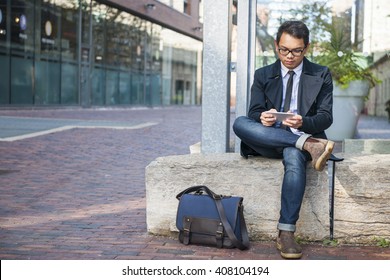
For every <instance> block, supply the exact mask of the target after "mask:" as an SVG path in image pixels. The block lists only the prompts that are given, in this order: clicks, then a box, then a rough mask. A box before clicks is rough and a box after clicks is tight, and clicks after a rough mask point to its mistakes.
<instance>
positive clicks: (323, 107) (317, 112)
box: [300, 67, 333, 135]
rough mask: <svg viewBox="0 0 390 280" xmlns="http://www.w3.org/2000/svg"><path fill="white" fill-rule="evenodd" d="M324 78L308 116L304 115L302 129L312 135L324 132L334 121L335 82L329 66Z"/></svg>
mask: <svg viewBox="0 0 390 280" xmlns="http://www.w3.org/2000/svg"><path fill="white" fill-rule="evenodd" d="M323 79H324V82H323V84H322V87H321V90H320V92H319V93H318V95H317V98H316V100H315V102H314V104H313V105H312V107H311V108H310V110H309V112H308V113H307V114H306V116H302V118H303V125H302V127H301V128H300V130H301V131H303V132H305V133H308V134H312V135H315V134H318V133H322V132H324V130H326V129H327V128H329V127H330V126H331V125H332V123H333V115H332V107H333V82H332V76H331V74H330V72H329V69H328V68H327V67H326V68H325V70H324V72H323Z"/></svg>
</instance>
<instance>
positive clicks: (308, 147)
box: [303, 137, 334, 171]
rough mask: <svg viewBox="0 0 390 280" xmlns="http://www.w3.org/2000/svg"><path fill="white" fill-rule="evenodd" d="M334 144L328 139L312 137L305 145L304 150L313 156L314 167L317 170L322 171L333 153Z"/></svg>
mask: <svg viewBox="0 0 390 280" xmlns="http://www.w3.org/2000/svg"><path fill="white" fill-rule="evenodd" d="M333 148H334V142H333V141H330V140H326V139H320V138H313V137H310V138H308V139H307V140H306V142H305V144H303V149H304V150H305V151H308V152H309V153H310V155H311V159H312V165H313V167H314V169H315V170H317V171H322V170H324V168H325V165H326V161H327V160H328V159H329V157H330V155H331V154H332V152H333Z"/></svg>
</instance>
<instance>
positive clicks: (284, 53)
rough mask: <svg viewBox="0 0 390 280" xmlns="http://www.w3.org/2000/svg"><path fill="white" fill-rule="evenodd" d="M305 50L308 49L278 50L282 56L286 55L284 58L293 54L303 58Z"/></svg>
mask: <svg viewBox="0 0 390 280" xmlns="http://www.w3.org/2000/svg"><path fill="white" fill-rule="evenodd" d="M305 49H306V47H304V48H303V49H294V50H289V49H286V48H279V49H278V50H279V53H280V54H281V55H284V56H287V55H288V54H289V53H291V54H292V55H293V56H301V55H302V54H303V51H304V50H305Z"/></svg>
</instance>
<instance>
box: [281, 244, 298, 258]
mask: <svg viewBox="0 0 390 280" xmlns="http://www.w3.org/2000/svg"><path fill="white" fill-rule="evenodd" d="M276 248H277V249H278V250H279V251H280V255H281V256H282V257H283V258H285V259H300V258H301V257H302V253H285V252H282V245H281V244H280V243H279V242H276Z"/></svg>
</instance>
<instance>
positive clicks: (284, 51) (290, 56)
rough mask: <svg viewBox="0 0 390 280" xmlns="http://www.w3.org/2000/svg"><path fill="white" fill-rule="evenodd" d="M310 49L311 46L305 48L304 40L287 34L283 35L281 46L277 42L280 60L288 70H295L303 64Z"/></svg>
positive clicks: (276, 46)
mask: <svg viewBox="0 0 390 280" xmlns="http://www.w3.org/2000/svg"><path fill="white" fill-rule="evenodd" d="M308 47H309V44H308V45H307V46H306V48H305V43H304V42H303V39H297V38H295V37H293V36H291V35H289V34H287V33H283V34H282V36H281V37H280V41H279V45H278V44H277V43H276V41H275V48H276V51H277V53H278V56H279V59H280V61H281V62H282V63H283V65H284V66H286V67H287V68H288V69H294V68H296V67H297V66H298V65H299V64H300V63H301V62H302V60H303V57H304V56H305V54H306V51H307V49H308Z"/></svg>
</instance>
